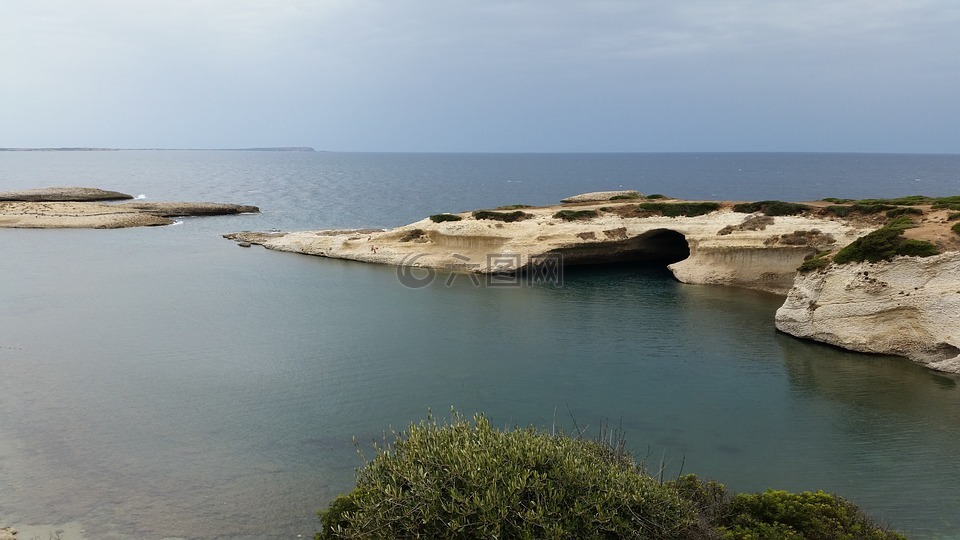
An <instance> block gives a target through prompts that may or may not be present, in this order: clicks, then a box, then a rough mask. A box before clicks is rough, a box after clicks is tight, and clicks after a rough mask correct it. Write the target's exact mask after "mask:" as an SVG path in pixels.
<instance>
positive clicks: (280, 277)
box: [0, 153, 960, 538]
mask: <svg viewBox="0 0 960 540" xmlns="http://www.w3.org/2000/svg"><path fill="white" fill-rule="evenodd" d="M204 156H205V154H204V153H196V154H190V153H187V158H186V159H184V160H183V161H181V162H179V164H178V165H177V164H171V163H167V164H166V165H163V166H161V165H162V164H161V161H162V156H161V157H155V156H153V155H148V156H147V158H145V159H147V160H148V162H147V163H142V162H139V161H138V160H137V159H133V158H129V159H128V158H123V159H128V161H129V162H123V163H122V164H121V163H114V164H113V168H111V167H110V166H107V165H104V164H103V163H102V162H103V161H104V160H106V159H107V158H106V157H103V156H101V157H97V156H89V157H88V156H85V155H81V156H78V157H77V158H76V159H77V161H78V163H77V164H76V165H77V170H80V171H87V170H88V169H85V168H84V167H85V165H84V163H87V162H91V163H92V162H97V163H99V164H95V165H96V166H95V167H94V166H93V165H91V166H90V167H91V168H90V169H89V172H88V173H85V175H83V176H82V178H91V177H93V176H97V175H99V176H103V175H106V174H107V173H110V174H113V175H114V177H113V178H114V180H116V181H118V182H119V179H120V178H121V177H123V176H124V175H126V174H132V171H138V170H139V171H141V173H140V174H142V175H153V178H154V179H153V180H152V182H153V183H154V184H153V185H150V186H144V185H139V184H136V178H137V177H136V175H133V176H132V177H133V178H134V181H133V183H134V184H135V189H130V190H129V191H143V192H144V193H145V194H146V195H147V197H148V198H152V199H155V200H159V199H171V198H174V197H173V196H172V195H183V197H175V198H178V199H179V198H183V199H188V200H190V199H201V200H222V201H228V202H244V203H252V204H259V205H261V206H262V207H263V208H264V211H265V213H264V214H263V215H260V216H232V217H223V218H211V219H185V220H184V223H183V224H182V225H178V226H174V227H166V228H154V229H137V230H117V231H29V230H0V243H2V245H3V257H2V259H0V276H2V278H3V279H2V280H0V373H2V378H0V381H2V387H3V391H2V392H0V485H3V486H4V487H3V489H0V519H2V520H3V521H5V522H9V523H12V524H21V525H25V524H51V525H59V524H63V523H67V522H78V523H81V524H82V526H83V528H84V530H85V531H86V532H85V534H86V536H87V537H88V538H160V537H183V538H290V537H296V536H297V535H298V534H302V535H305V536H309V535H311V534H312V532H313V531H314V530H315V529H316V527H317V521H316V519H315V517H314V511H315V510H316V509H317V508H319V507H321V506H322V505H324V504H325V503H326V502H327V501H328V500H329V499H330V498H331V497H332V496H334V495H336V494H337V493H338V492H341V491H345V490H347V489H349V487H350V485H351V484H352V478H353V477H352V473H353V468H354V467H355V466H357V465H359V464H360V461H359V458H358V457H357V455H356V453H355V450H354V446H353V437H354V436H356V437H357V439H358V440H359V441H360V443H361V447H366V441H370V440H371V439H374V438H377V437H379V435H380V433H381V432H382V431H383V430H384V429H388V428H389V427H391V426H393V427H396V428H403V427H404V426H406V425H407V424H408V423H409V422H411V421H417V420H419V419H422V418H423V417H424V416H425V415H426V413H427V410H428V409H432V410H433V411H435V412H436V413H437V414H438V415H441V416H442V415H444V414H446V412H447V411H448V410H449V408H450V407H451V406H453V407H456V408H457V410H459V411H461V412H464V413H467V414H469V413H472V412H474V411H482V412H484V413H486V414H487V415H488V416H490V417H491V418H492V419H493V421H494V423H495V424H496V425H503V426H512V425H528V424H535V425H538V426H544V427H548V426H552V425H553V423H554V422H555V421H556V422H558V423H560V424H561V425H563V426H565V427H566V428H568V429H571V428H572V424H573V422H574V419H575V422H576V423H577V424H578V425H579V426H580V427H584V426H587V425H589V426H590V429H595V428H596V426H597V425H598V423H599V422H601V421H604V420H607V421H610V422H611V423H612V424H614V425H622V426H623V428H624V430H625V431H626V435H627V439H628V443H629V444H630V445H631V446H632V448H633V449H634V451H635V452H636V453H637V454H638V455H639V456H641V457H643V456H647V455H649V459H648V462H651V463H653V464H655V465H659V462H660V460H661V458H664V459H666V460H667V461H668V473H667V474H675V473H676V472H678V471H679V470H680V467H681V464H682V467H683V471H685V472H696V473H698V474H701V475H704V476H707V477H711V478H716V479H718V480H720V481H722V482H724V483H726V484H728V485H729V486H731V487H732V488H734V489H738V490H758V489H764V488H767V487H776V488H783V489H791V490H803V489H825V490H829V491H833V492H836V493H839V494H842V495H844V496H846V497H849V498H851V499H853V500H855V501H857V502H858V503H860V504H861V505H863V506H864V507H865V508H866V509H867V510H868V511H869V512H871V513H872V514H873V515H875V516H877V517H879V518H880V519H882V520H885V521H888V522H889V523H891V524H892V525H894V526H895V527H897V528H900V529H904V530H907V531H910V532H911V533H912V535H911V537H912V538H937V537H949V536H951V535H953V536H956V535H957V534H958V532H960V517H958V514H957V513H956V511H955V509H956V508H958V507H960V492H958V491H957V490H956V488H955V484H956V480H957V479H958V478H960V463H958V462H957V460H956V459H954V454H955V451H956V448H957V446H958V444H960V389H958V386H957V382H958V379H957V378H956V377H948V376H943V375H938V374H935V373H933V372H930V371H927V370H925V369H923V368H920V367H918V366H915V365H913V364H911V363H910V362H908V361H906V360H903V359H898V358H890V357H876V356H867V355H859V354H853V353H847V352H844V351H840V350H838V349H834V348H831V347H826V346H822V345H817V344H812V343H806V342H801V341H798V340H795V339H793V338H790V337H789V336H785V335H782V334H778V333H777V332H776V331H775V330H774V329H773V325H772V319H773V313H774V311H775V310H776V308H777V307H778V305H779V303H780V302H781V299H780V298H778V297H776V296H771V295H766V294H759V293H752V292H749V291H742V290H737V289H728V288H718V287H707V286H689V285H681V284H679V283H676V282H675V281H674V280H673V279H672V278H671V277H670V275H669V274H668V273H666V272H665V271H664V270H663V269H658V268H655V267H647V266H616V267H606V268H592V269H578V270H573V269H567V271H566V272H565V275H564V284H563V287H553V286H550V285H542V286H524V287H494V288H487V287H476V286H475V285H474V284H473V283H472V282H471V281H470V280H469V279H467V278H466V277H465V276H459V277H456V278H454V279H453V283H452V285H451V286H445V285H444V281H446V279H447V278H448V277H449V276H447V275H440V276H438V279H437V280H436V281H435V282H434V284H433V285H431V286H429V287H425V288H421V289H408V288H405V287H403V286H401V285H400V283H399V282H398V279H397V275H396V271H395V270H394V269H392V268H388V267H378V266H371V265H364V264H359V263H350V262H344V261H336V260H327V259H319V258H311V257H305V256H298V255H292V254H285V253H277V252H268V251H266V250H263V249H260V248H251V249H239V248H237V247H236V245H234V244H233V243H231V242H228V241H225V240H222V239H221V238H219V236H218V234H220V233H223V232H230V231H233V230H241V229H260V230H262V229H269V228H271V227H273V226H278V227H279V226H280V225H282V224H292V225H295V227H290V228H308V227H309V226H310V225H308V224H307V223H317V225H316V226H340V225H342V226H357V225H364V224H367V222H368V220H370V219H371V218H372V217H374V216H379V217H380V218H381V219H382V222H383V223H384V224H386V225H390V224H395V223H393V222H396V221H397V220H403V221H409V220H411V218H409V216H408V214H410V213H416V214H417V216H422V215H426V214H427V213H433V212H435V211H439V210H449V209H452V210H457V209H462V208H461V207H459V206H457V207H453V208H448V206H453V205H454V204H461V203H456V202H450V203H443V201H440V202H430V201H422V200H420V199H418V198H417V196H415V195H414V194H415V193H418V190H419V189H420V188H411V191H409V192H407V194H406V195H399V196H398V197H397V198H395V199H389V200H383V201H380V199H378V198H377V197H379V196H380V195H377V197H373V198H370V199H367V202H369V204H366V205H360V207H359V208H358V207H357V206H356V205H355V204H354V206H352V207H351V206H347V205H346V204H339V205H338V204H334V203H333V202H331V201H339V202H343V201H344V200H346V199H350V198H353V199H354V201H356V200H358V197H357V195H356V193H358V192H360V193H363V192H364V190H368V191H369V192H370V193H382V192H387V191H389V190H390V189H394V187H396V186H395V184H398V183H403V182H402V181H401V180H400V178H402V177H403V174H406V175H408V179H407V181H406V182H407V184H416V181H415V180H416V179H413V180H411V179H410V178H409V175H411V174H412V173H410V172H409V170H408V171H407V172H405V173H402V174H401V172H395V174H396V175H397V178H398V179H397V180H394V181H393V182H394V184H390V183H389V182H388V183H387V187H384V186H383V185H381V184H380V183H378V182H375V181H372V180H371V181H369V182H368V184H369V185H365V184H362V182H361V179H362V178H365V176H364V174H362V173H361V172H358V170H354V169H351V168H350V167H349V166H348V165H344V164H343V163H342V162H341V163H340V165H339V166H340V167H341V168H342V169H343V170H344V171H351V172H349V173H348V172H343V174H342V176H344V177H349V178H350V179H351V180H350V181H349V182H347V181H345V182H344V183H342V184H334V186H335V188H334V187H331V185H330V184H326V183H324V182H326V181H324V182H319V181H315V182H313V183H311V181H310V178H321V177H322V178H328V177H331V178H332V177H336V175H335V174H334V172H336V170H337V169H336V168H335V167H334V168H329V167H327V168H325V167H319V166H318V165H316V164H314V165H312V166H311V167H313V168H305V166H303V165H302V164H301V165H296V164H295V163H293V162H295V161H298V160H309V159H315V157H314V158H307V157H302V156H300V155H291V156H293V157H292V158H286V157H282V156H278V155H268V156H267V157H265V158H260V157H258V156H252V157H251V156H247V155H245V154H237V156H239V157H237V158H236V159H237V160H239V161H240V162H241V163H236V162H233V161H231V160H233V159H234V158H232V157H230V154H227V155H226V156H223V155H220V154H219V153H214V154H213V155H212V156H207V157H204ZM333 157H336V156H333ZM348 157H349V156H348ZM3 159H5V156H0V160H3ZM31 159H34V158H31ZM117 159H120V158H117ZM138 159H139V158H138ZM284 159H290V160H291V161H289V162H286V163H285V164H283V165H282V166H278V165H277V164H276V162H277V161H281V162H282V160H284ZM350 159H353V158H352V157H351V158H350ZM350 159H347V160H346V161H347V162H349V161H350ZM377 159H380V160H386V158H384V157H382V156H380V157H378V158H377ZM411 159H412V158H409V157H402V158H398V161H397V167H396V171H404V170H405V169H404V167H406V168H407V169H413V168H414V167H413V165H412V164H410V163H409V161H410V160H411ZM510 159H511V158H507V159H506V161H507V162H510ZM57 160H63V161H69V160H66V158H63V157H55V159H54V160H53V161H57ZM98 160H99V161H98ZM150 160H153V161H150ZM251 160H252V161H253V162H254V163H257V165H256V166H249V165H244V163H242V162H244V161H251ZM258 160H260V161H258ZM108 161H109V160H108ZM341 161H342V160H341ZM454 161H455V160H454ZM520 161H521V162H522V161H523V160H520ZM224 163H226V164H228V165H230V167H232V168H230V167H228V166H226V165H224ZM372 163H373V165H369V163H368V165H369V167H373V168H374V169H377V168H378V167H379V169H377V170H384V169H389V168H390V167H387V166H386V165H384V163H387V164H389V163H390V161H389V160H386V161H385V162H381V161H377V160H373V162H372ZM54 165H56V163H54ZM455 165H456V164H455V163H453V164H448V165H447V166H446V168H444V169H442V171H443V174H449V175H455V174H456V172H455V171H456V170H457V168H456V166H455ZM527 165H528V168H532V165H529V164H527ZM566 165H567V164H563V166H559V165H558V166H557V170H565V169H564V167H566ZM420 166H421V167H423V163H422V162H421V163H420ZM598 166H599V165H594V167H598ZM757 166H758V167H759V165H757ZM18 167H20V169H19V170H21V177H28V176H30V175H34V176H32V177H28V178H26V180H25V181H29V182H30V184H31V185H32V186H36V185H47V184H55V183H61V182H53V181H51V182H41V181H39V180H38V178H40V177H43V178H51V177H52V176H50V175H51V174H52V172H51V171H55V170H60V168H59V167H61V166H60V165H57V166H56V167H54V166H53V165H51V166H50V167H49V168H48V169H47V170H46V171H44V170H41V169H38V167H39V165H37V164H33V165H31V166H30V167H26V166H25V165H23V164H22V163H21V164H20V165H18ZM164 167H166V168H164ZM298 167H299V168H298ZM459 167H461V168H462V169H463V170H480V171H481V172H482V170H483V167H482V165H477V164H476V163H474V162H473V161H471V160H470V159H465V161H463V162H462V163H461V164H460V165H459ZM471 167H473V169H471ZM62 169H63V171H65V172H63V173H62V174H64V175H67V174H70V171H71V170H72V169H70V168H69V167H67V166H66V165H63V167H62ZM9 170H16V168H14V167H10V168H9V169H8V171H7V172H6V173H5V174H9ZM24 170H26V171H29V172H30V175H27V174H25V173H23V171H24ZM284 170H288V171H289V172H287V173H283V172H282V171H284ZM361 170H368V169H362V168H361ZM497 170H499V169H497ZM618 170H619V169H618ZM265 171H281V172H279V173H277V176H278V178H271V179H267V178H266V177H265V176H264V174H265V173H264V172H265ZM331 171H333V172H331ZM553 172H555V173H556V174H557V175H560V173H559V172H557V171H556V170H555V171H553ZM161 173H162V174H161ZM495 173H496V171H488V174H491V175H493V174H495ZM86 174H89V175H91V176H86ZM430 174H435V175H440V173H438V172H436V171H432V172H431V173H430ZM471 174H473V173H471ZM541 174H542V175H544V176H548V174H547V173H541ZM610 174H612V173H610ZM468 177H469V178H473V176H469V175H468ZM61 178H62V177H61ZM171 178H174V179H175V178H182V179H183V180H170V179H171ZM190 178H199V179H201V180H202V181H201V180H198V181H197V185H193V184H192V183H191V182H189V181H188V180H187V179H190ZM216 178H220V180H216ZM162 179H167V180H163V181H162ZM164 182H166V183H164ZM218 182H219V183H218ZM943 182H944V185H949V179H948V178H947V179H944V180H943ZM70 183H73V184H76V183H85V182H70ZM521 183H522V182H521ZM301 184H302V185H303V186H304V187H303V193H305V195H303V196H300V195H298V194H297V190H295V189H293V188H292V187H291V186H298V185H301ZM598 184H599V182H596V183H592V184H589V185H576V183H575V182H574V183H573V184H569V185H568V184H563V185H562V186H560V187H559V188H558V187H556V186H553V185H552V184H543V189H542V191H544V192H546V193H549V194H550V195H549V196H550V197H552V199H551V200H555V199H557V198H559V197H558V196H553V195H552V193H553V192H555V191H559V190H564V193H563V195H569V194H571V193H572V192H577V191H588V190H590V189H600V188H602V187H610V186H607V185H598ZM256 186H259V187H258V188H257V187H256ZM277 186H280V187H277ZM469 186H470V183H469V182H468V181H467V180H464V183H463V185H462V186H461V187H460V189H452V188H451V189H450V191H451V192H457V193H458V196H459V197H463V198H469V197H472V196H476V197H477V198H479V199H484V197H486V199H484V202H483V203H482V204H476V205H471V204H469V203H468V202H466V201H464V202H462V205H463V208H470V207H472V206H484V205H486V204H488V203H487V201H490V203H489V204H493V203H494V202H496V201H493V200H492V199H493V196H492V195H489V194H484V193H485V190H484V189H476V190H475V189H474V188H471V187H469ZM12 187H20V186H12ZM12 187H11V188H12ZM104 187H109V188H122V187H123V186H122V185H118V184H114V183H111V184H110V185H104ZM572 187H581V188H585V189H575V190H572V189H570V188H572ZM613 187H618V186H613ZM677 187H678V188H679V187H681V186H680V185H678V186H677ZM141 188H142V189H141ZM274 188H275V189H276V192H275V194H272V195H269V196H268V195H266V194H267V193H274V192H273V191H271V190H272V189H274ZM257 189H259V190H260V191H259V193H254V192H252V191H256V190H257ZM524 189H525V191H523V192H522V193H521V192H518V193H514V194H508V196H509V197H511V198H512V197H517V199H518V200H519V199H521V198H522V199H523V200H529V199H531V198H533V193H534V192H536V191H537V190H535V189H530V188H524ZM689 189H690V190H691V191H694V190H696V189H706V188H703V187H697V186H695V185H694V186H692V187H689ZM737 189H740V188H737ZM338 190H340V191H338ZM350 190H353V191H352V192H351V191H350ZM381 190H382V191H381ZM400 191H403V190H400ZM664 191H666V190H664ZM351 193H353V195H351ZM155 194H156V195H155ZM161 195H163V196H161ZM248 197H249V198H248ZM408 197H409V199H407V198H408ZM757 198H760V197H757ZM783 198H787V197H783ZM298 201H299V202H298ZM509 202H516V200H511V201H509ZM531 202H540V201H531ZM399 207H403V208H402V209H398V208H399ZM438 207H441V208H438ZM427 208H429V210H427ZM277 209H281V210H282V211H281V210H277ZM355 209H356V210H355ZM403 221H399V222H401V223H402V222H403ZM74 530H75V528H74V529H70V531H74ZM42 537H44V536H42ZM68 538H70V537H69V536H68Z"/></svg>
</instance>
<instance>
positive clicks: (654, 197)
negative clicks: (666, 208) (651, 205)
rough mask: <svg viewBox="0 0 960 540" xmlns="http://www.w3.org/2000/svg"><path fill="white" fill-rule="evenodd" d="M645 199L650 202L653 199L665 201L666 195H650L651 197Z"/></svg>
mask: <svg viewBox="0 0 960 540" xmlns="http://www.w3.org/2000/svg"><path fill="white" fill-rule="evenodd" d="M645 198H647V199H650V200H653V199H666V198H667V196H666V195H661V194H659V193H654V194H652V195H647V196H646V197H645Z"/></svg>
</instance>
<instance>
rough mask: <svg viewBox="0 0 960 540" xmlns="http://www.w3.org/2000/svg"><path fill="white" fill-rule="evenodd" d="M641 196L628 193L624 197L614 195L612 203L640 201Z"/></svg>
mask: <svg viewBox="0 0 960 540" xmlns="http://www.w3.org/2000/svg"><path fill="white" fill-rule="evenodd" d="M640 197H641V195H640V194H639V193H626V194H624V195H614V196H613V197H610V200H611V201H629V200H630V199H639V198H640Z"/></svg>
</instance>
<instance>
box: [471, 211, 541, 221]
mask: <svg viewBox="0 0 960 540" xmlns="http://www.w3.org/2000/svg"><path fill="white" fill-rule="evenodd" d="M532 217H533V214H528V213H526V212H524V211H522V210H517V211H515V212H495V211H493V210H476V211H474V212H473V218H474V219H492V220H494V221H504V222H506V223H513V222H514V221H523V220H525V219H528V218H532Z"/></svg>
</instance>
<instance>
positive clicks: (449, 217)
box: [430, 214, 463, 223]
mask: <svg viewBox="0 0 960 540" xmlns="http://www.w3.org/2000/svg"><path fill="white" fill-rule="evenodd" d="M461 219H463V217H461V216H458V215H456V214H434V215H432V216H430V221H432V222H434V223H443V222H444V221H460V220H461Z"/></svg>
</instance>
